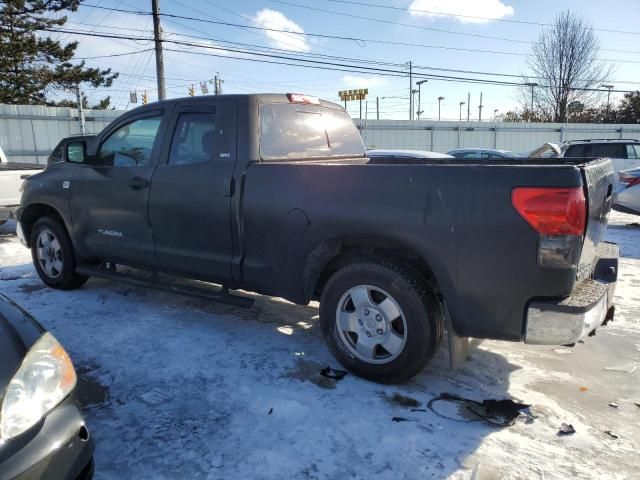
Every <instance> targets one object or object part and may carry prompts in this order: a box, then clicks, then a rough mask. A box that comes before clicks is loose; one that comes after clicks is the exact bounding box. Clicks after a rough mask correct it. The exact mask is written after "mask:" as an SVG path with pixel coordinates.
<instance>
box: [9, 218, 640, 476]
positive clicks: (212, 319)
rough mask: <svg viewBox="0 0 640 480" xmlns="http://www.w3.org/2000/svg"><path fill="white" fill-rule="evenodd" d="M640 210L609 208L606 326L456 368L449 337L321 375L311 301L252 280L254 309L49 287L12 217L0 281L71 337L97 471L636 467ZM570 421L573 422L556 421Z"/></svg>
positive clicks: (573, 471) (391, 472)
mask: <svg viewBox="0 0 640 480" xmlns="http://www.w3.org/2000/svg"><path fill="white" fill-rule="evenodd" d="M638 218H639V217H632V216H628V215H622V214H618V213H614V214H613V215H612V217H611V224H612V226H611V227H610V229H609V234H608V236H609V238H610V239H611V240H614V241H617V242H619V243H620V244H621V248H622V255H623V257H624V258H622V259H621V267H620V277H619V283H618V290H617V295H616V302H617V306H618V313H617V319H616V321H615V322H613V323H612V324H611V326H609V327H607V328H604V329H601V330H600V331H599V332H598V335H597V336H596V337H595V338H590V339H588V340H587V341H586V343H585V344H584V345H582V344H579V345H578V346H577V347H575V348H573V349H570V348H563V347H533V346H525V345H523V344H515V343H504V342H492V341H491V342H489V341H487V342H483V343H481V344H480V345H479V346H476V347H475V348H474V349H473V350H472V351H471V352H470V357H471V359H470V361H467V362H466V363H465V365H464V366H463V367H462V368H461V369H459V370H458V371H451V370H449V369H448V367H447V364H448V358H447V352H446V349H445V348H442V349H441V350H440V352H439V354H438V355H437V357H436V358H435V360H434V361H433V362H432V363H431V365H430V366H429V367H428V368H427V369H426V370H425V371H424V372H423V373H422V374H420V375H419V376H418V377H417V378H415V380H413V381H412V382H410V383H407V384H405V385H402V386H381V385H377V384H373V383H370V382H367V381H364V380H361V379H359V378H356V377H354V376H352V375H348V376H347V377H346V378H345V379H344V380H342V381H340V382H335V381H332V380H328V379H325V378H324V377H321V376H320V375H319V373H318V372H319V370H320V369H321V368H322V367H324V366H326V365H332V366H333V367H336V368H339V365H338V364H337V363H336V362H335V360H334V359H333V358H332V357H331V356H330V354H329V353H328V352H327V350H326V349H325V347H324V345H323V343H322V339H321V335H320V331H319V325H318V310H317V307H316V306H310V307H300V306H296V305H292V304H289V303H287V302H284V301H282V300H279V299H275V298H267V297H259V296H258V297H256V298H257V301H256V303H255V305H254V307H253V308H251V309H246V310H244V309H238V308H234V307H229V306H224V305H219V304H215V303H211V302H206V301H202V300H194V299H192V298H187V297H182V296H178V295H170V294H166V293H159V292H154V291H148V290H144V289H141V288H132V287H129V286H125V285H122V284H116V283H112V282H108V281H103V280H97V279H92V280H90V281H89V282H88V283H87V284H86V285H85V286H84V287H82V288H80V289H78V290H75V291H71V292H60V291H54V290H51V289H48V288H45V287H44V285H43V284H42V283H41V282H40V281H39V279H38V277H37V275H36V273H35V271H34V269H33V267H32V265H31V257H30V254H29V252H28V251H27V250H26V249H24V248H23V247H22V246H20V245H19V243H18V242H17V240H16V238H15V237H14V236H13V232H12V228H13V227H12V225H5V226H4V227H0V292H2V293H5V294H7V295H9V296H10V297H12V298H13V299H15V300H16V301H18V302H19V303H20V304H22V305H23V306H24V307H25V308H26V309H27V310H28V311H30V312H31V313H32V314H33V315H34V316H35V317H36V318H38V319H39V320H40V322H41V323H42V324H43V325H45V326H46V327H47V328H48V329H50V330H51V331H53V332H54V334H55V335H56V337H57V338H58V339H59V340H60V341H61V342H62V343H63V344H64V345H65V346H66V348H67V349H68V350H69V352H70V353H71V356H72V358H73V359H74V362H75V364H76V367H77V369H78V371H79V372H80V373H81V375H80V377H81V382H80V390H81V391H80V394H81V396H82V397H83V399H84V403H85V404H87V407H86V408H85V413H86V417H87V422H88V426H89V428H90V430H91V432H92V433H93V436H94V439H95V441H96V453H95V457H96V478H97V479H124V478H153V479H164V478H167V479H168V478H171V479H175V478H229V479H244V478H257V479H285V478H287V479H288V478H296V479H297V478H303V479H304V478H308V479H325V478H337V479H347V478H352V479H387V478H389V479H391V478H393V479H424V478H452V479H468V478H471V476H472V472H473V470H474V469H476V470H479V471H481V472H483V474H484V475H485V476H484V477H482V478H508V479H531V478H540V479H542V478H544V479H556V478H557V479H565V478H584V479H593V478H602V479H604V478H606V479H626V478H637V469H638V468H639V467H640V458H639V457H638V453H637V452H638V451H639V450H640V408H638V406H636V405H634V401H635V402H640V381H639V380H640V369H636V370H635V371H633V372H632V373H628V372H625V371H620V368H622V369H623V370H624V369H625V368H629V369H630V368H631V367H632V366H633V365H634V364H635V365H639V364H640V327H639V321H638V318H639V314H640V288H639V287H640V228H638V227H636V226H633V225H630V224H631V223H633V222H637V221H638ZM443 346H444V344H443ZM607 367H614V368H617V369H618V370H607V369H606V368H607ZM441 392H448V393H453V394H457V395H460V396H463V397H466V398H471V399H475V400H482V399H489V398H515V399H518V400H521V401H523V402H525V403H532V404H533V405H534V406H533V411H534V413H535V414H536V415H537V416H538V418H537V419H536V420H535V421H534V422H533V423H525V422H524V421H518V422H517V423H516V424H515V425H513V426H512V427H508V428H499V427H497V426H492V425H489V424H487V423H485V422H468V421H464V419H463V418H462V417H458V421H456V420H449V419H446V418H443V417H440V416H438V415H436V414H435V413H434V412H432V411H430V410H428V409H426V404H427V403H428V402H429V400H431V399H432V398H434V397H435V396H437V395H439V394H440V393H441ZM395 393H399V394H401V395H404V396H407V397H411V398H413V399H415V400H416V401H418V402H419V403H420V406H419V407H418V409H421V410H425V411H412V410H411V408H409V407H405V406H402V405H401V404H399V402H396V401H394V399H393V395H394V394H395ZM610 402H616V403H618V404H619V408H617V409H616V408H613V407H610V406H608V404H609V403H610ZM452 413H453V414H454V415H455V413H456V412H452ZM393 417H402V418H406V419H408V421H402V422H394V421H392V418H393ZM454 418H456V417H455V416H454ZM563 422H566V423H571V424H572V425H573V426H574V427H575V429H576V430H577V433H576V434H575V435H573V436H569V437H559V436H557V435H556V432H557V431H558V428H559V426H560V424H561V423H563ZM605 430H610V431H613V432H615V434H617V435H618V436H619V438H618V439H613V438H611V437H610V436H608V435H606V434H605V433H604V431H605Z"/></svg>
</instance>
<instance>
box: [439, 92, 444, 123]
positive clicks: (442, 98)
mask: <svg viewBox="0 0 640 480" xmlns="http://www.w3.org/2000/svg"><path fill="white" fill-rule="evenodd" d="M442 100H444V97H438V121H440V102H442Z"/></svg>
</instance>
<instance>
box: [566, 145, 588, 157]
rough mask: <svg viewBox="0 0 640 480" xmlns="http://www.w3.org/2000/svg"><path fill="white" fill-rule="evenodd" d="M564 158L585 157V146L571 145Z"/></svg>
mask: <svg viewBox="0 0 640 480" xmlns="http://www.w3.org/2000/svg"><path fill="white" fill-rule="evenodd" d="M564 156H565V157H567V158H580V157H584V145H571V146H570V147H569V148H568V149H567V151H566V153H565V154H564Z"/></svg>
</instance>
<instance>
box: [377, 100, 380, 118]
mask: <svg viewBox="0 0 640 480" xmlns="http://www.w3.org/2000/svg"><path fill="white" fill-rule="evenodd" d="M376 120H380V97H376Z"/></svg>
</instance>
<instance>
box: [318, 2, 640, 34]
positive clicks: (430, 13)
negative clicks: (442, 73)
mask: <svg viewBox="0 0 640 480" xmlns="http://www.w3.org/2000/svg"><path fill="white" fill-rule="evenodd" d="M327 1H329V2H333V3H346V4H350V5H361V6H365V7H375V8H386V9H389V10H401V11H405V12H416V13H427V14H429V15H442V16H446V17H458V18H473V19H476V20H490V21H495V22H504V23H517V24H520V25H534V26H537V27H552V26H553V24H551V23H543V22H533V21H526V20H514V19H510V18H492V17H479V16H475V15H461V14H457V13H447V12H436V11H433V10H420V9H416V8H404V7H394V6H391V5H380V4H377V3H369V2H356V1H353V0H327ZM590 29H591V30H595V31H598V32H608V33H622V34H626V35H640V32H629V31H624V30H614V29H608V28H596V27H591V28H590Z"/></svg>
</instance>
